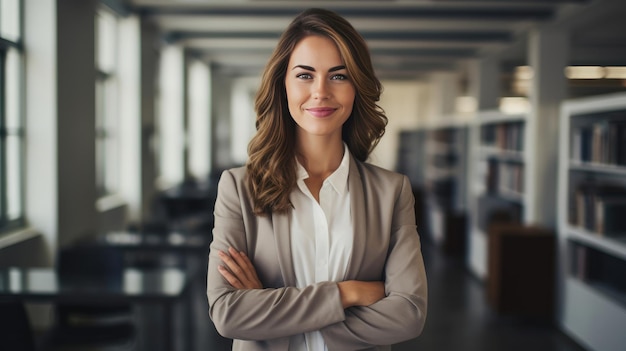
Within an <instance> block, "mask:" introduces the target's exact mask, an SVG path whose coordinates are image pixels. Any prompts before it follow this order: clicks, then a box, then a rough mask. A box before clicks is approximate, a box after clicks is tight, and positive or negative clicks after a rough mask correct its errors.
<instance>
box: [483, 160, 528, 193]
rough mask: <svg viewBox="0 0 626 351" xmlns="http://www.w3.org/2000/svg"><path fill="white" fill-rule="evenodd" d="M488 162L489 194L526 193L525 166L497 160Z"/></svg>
mask: <svg viewBox="0 0 626 351" xmlns="http://www.w3.org/2000/svg"><path fill="white" fill-rule="evenodd" d="M487 162H488V163H487V191H488V192H489V193H509V194H511V193H512V194H520V195H521V194H522V193H523V192H524V165H523V164H521V163H515V162H502V161H499V160H496V159H490V160H488V161H487Z"/></svg>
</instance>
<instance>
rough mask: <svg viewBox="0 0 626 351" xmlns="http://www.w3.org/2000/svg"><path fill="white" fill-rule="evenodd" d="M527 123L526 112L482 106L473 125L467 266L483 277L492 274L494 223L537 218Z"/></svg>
mask: <svg viewBox="0 0 626 351" xmlns="http://www.w3.org/2000/svg"><path fill="white" fill-rule="evenodd" d="M526 123H527V115H526V114H505V113H502V112H500V111H481V112H479V113H477V115H476V117H475V119H474V121H473V123H472V124H471V127H470V130H469V147H470V155H469V162H468V166H469V168H468V173H467V174H468V179H467V184H468V185H469V186H468V209H469V214H470V223H471V225H470V233H469V238H468V239H469V240H468V248H469V252H468V256H467V266H468V267H469V268H470V270H471V271H472V273H473V274H474V275H475V276H477V277H478V278H480V279H485V278H486V276H487V255H488V240H487V228H488V227H489V224H490V223H492V222H494V221H498V222H509V223H517V224H524V223H529V222H531V221H532V218H531V216H530V214H531V213H533V211H531V210H529V208H530V206H532V203H530V197H529V196H528V193H529V192H530V190H529V189H530V187H531V186H532V183H531V182H529V181H528V180H529V179H531V177H530V176H529V172H530V169H531V167H529V166H528V160H527V156H526V154H527V152H526V150H527V147H526V145H528V141H527V138H528V135H526V133H525V129H526Z"/></svg>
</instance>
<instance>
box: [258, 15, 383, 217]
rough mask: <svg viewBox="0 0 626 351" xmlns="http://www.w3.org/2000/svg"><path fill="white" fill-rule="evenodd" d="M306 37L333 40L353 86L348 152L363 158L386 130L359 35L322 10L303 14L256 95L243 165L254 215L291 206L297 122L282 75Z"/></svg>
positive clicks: (267, 69) (279, 48) (288, 32)
mask: <svg viewBox="0 0 626 351" xmlns="http://www.w3.org/2000/svg"><path fill="white" fill-rule="evenodd" d="M310 35H319V36H324V37H327V38H330V39H331V40H333V41H334V42H335V44H336V45H337V48H338V49H339V53H340V54H341V58H342V59H343V62H344V64H345V66H346V70H347V71H348V76H349V78H350V80H351V82H352V84H354V87H355V91H356V94H355V98H354V105H353V108H352V113H351V115H350V117H349V118H348V120H347V121H346V122H345V123H344V125H343V130H342V138H343V141H344V142H345V143H346V144H347V145H348V148H349V149H350V152H351V153H352V155H353V156H354V157H356V159H357V160H359V161H365V160H366V159H367V157H368V156H369V154H370V153H371V152H372V150H373V149H374V147H375V146H376V145H377V144H378V141H379V140H380V138H381V137H382V136H383V134H384V133H385V127H386V125H387V117H386V116H385V113H384V111H383V110H382V108H380V106H378V105H377V104H376V103H377V102H378V100H379V98H380V94H381V92H382V85H381V83H380V81H379V80H378V78H376V76H375V74H374V68H373V67H372V62H371V58H370V54H369V51H368V48H367V45H366V43H365V40H364V39H363V37H361V35H360V34H359V33H358V32H357V31H356V30H355V29H354V27H352V25H351V24H350V23H349V22H348V21H346V20H345V19H344V18H343V17H341V16H340V15H338V14H336V13H335V12H332V11H329V10H324V9H309V10H306V11H304V12H302V13H301V14H299V15H298V16H297V17H296V18H295V19H294V20H293V22H291V24H290V25H289V27H288V28H287V29H286V30H285V32H284V33H283V34H282V36H281V37H280V39H279V42H278V45H277V47H276V49H275V50H274V52H273V54H272V56H271V58H270V60H269V62H268V64H267V66H266V67H265V71H264V73H263V78H262V81H261V86H260V88H259V91H258V93H257V95H256V102H255V108H256V113H257V119H256V128H257V133H256V135H255V136H254V137H253V138H252V140H251V141H250V144H249V145H248V155H249V159H248V162H247V164H246V167H247V173H248V185H249V187H250V191H251V192H252V197H253V203H254V213H255V214H257V215H265V214H268V213H271V212H277V213H282V212H286V211H287V210H289V208H290V207H291V203H290V202H289V194H290V193H291V191H292V189H293V187H294V186H295V185H296V157H295V135H296V124H295V122H294V120H293V119H292V117H291V115H290V114H289V108H288V105H287V92H286V89H285V77H286V74H287V65H288V63H289V59H290V57H291V53H292V52H293V50H294V48H295V46H296V45H297V44H298V43H299V42H300V40H302V39H303V38H305V37H307V36H310Z"/></svg>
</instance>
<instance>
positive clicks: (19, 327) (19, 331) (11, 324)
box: [0, 298, 35, 351]
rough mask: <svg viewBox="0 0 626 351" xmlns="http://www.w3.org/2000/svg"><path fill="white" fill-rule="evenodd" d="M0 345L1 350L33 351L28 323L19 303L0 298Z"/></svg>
mask: <svg viewBox="0 0 626 351" xmlns="http://www.w3.org/2000/svg"><path fill="white" fill-rule="evenodd" d="M0 345H2V349H3V350H20V351H35V343H34V339H33V332H32V329H31V325H30V321H29V320H28V315H27V314H26V309H25V308H24V305H23V304H22V303H21V302H20V301H17V300H14V299H7V298H0Z"/></svg>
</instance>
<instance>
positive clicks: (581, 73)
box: [565, 66, 604, 79]
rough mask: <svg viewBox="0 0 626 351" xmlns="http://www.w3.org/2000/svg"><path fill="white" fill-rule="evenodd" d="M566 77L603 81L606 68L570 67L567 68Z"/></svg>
mask: <svg viewBox="0 0 626 351" xmlns="http://www.w3.org/2000/svg"><path fill="white" fill-rule="evenodd" d="M565 76H566V77H567V78H569V79H601V78H604V67H600V66H569V67H566V68H565Z"/></svg>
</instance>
